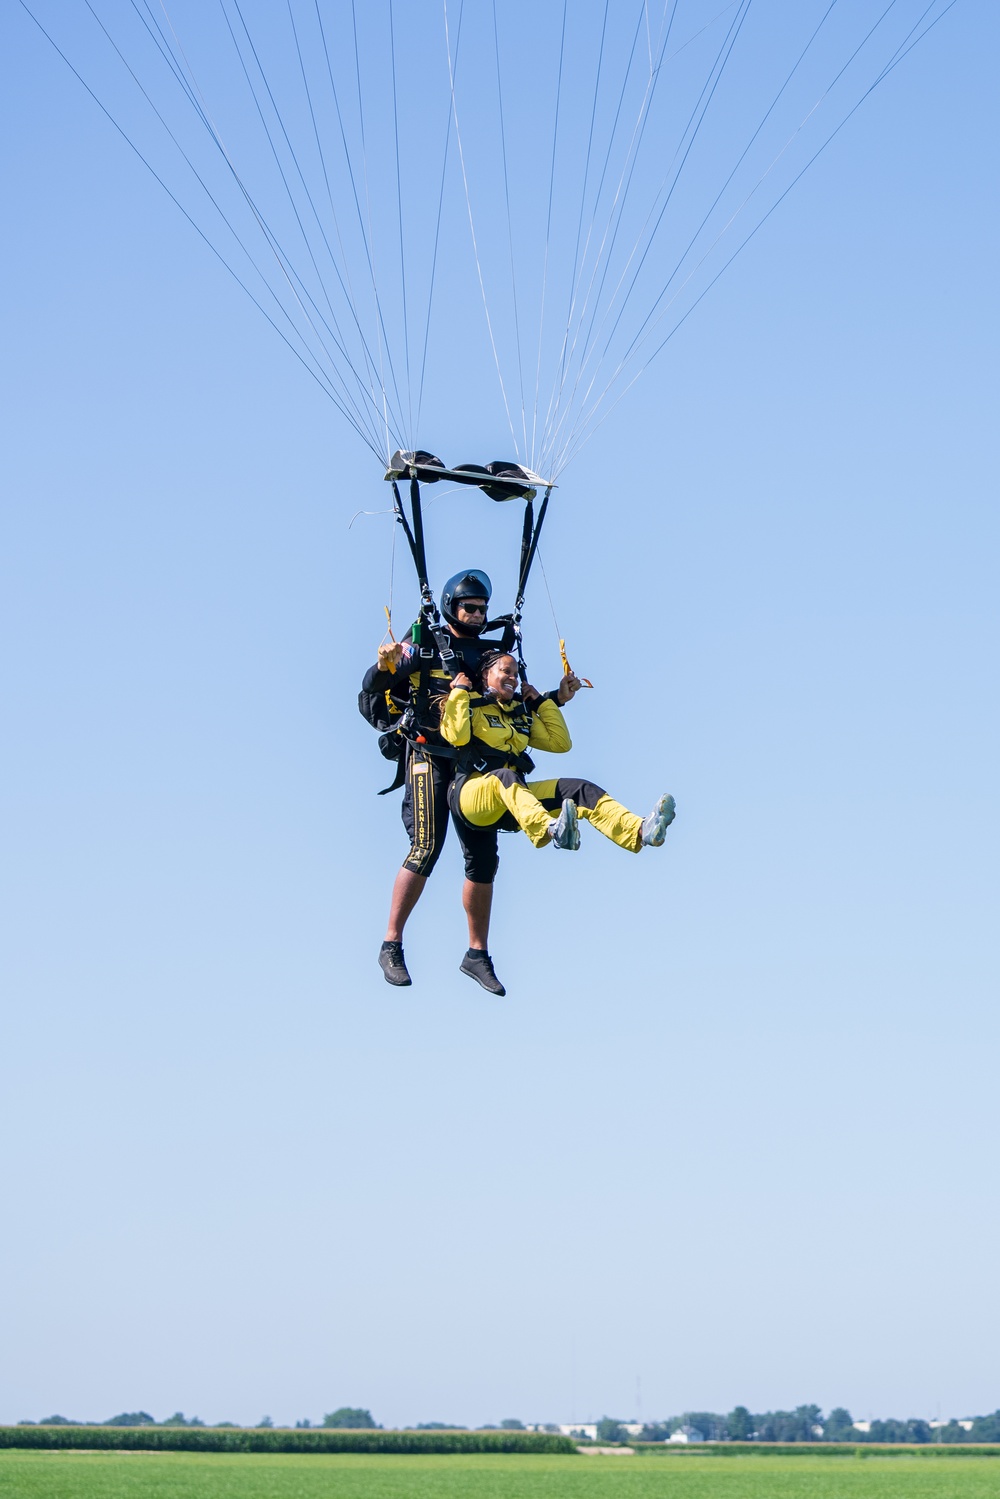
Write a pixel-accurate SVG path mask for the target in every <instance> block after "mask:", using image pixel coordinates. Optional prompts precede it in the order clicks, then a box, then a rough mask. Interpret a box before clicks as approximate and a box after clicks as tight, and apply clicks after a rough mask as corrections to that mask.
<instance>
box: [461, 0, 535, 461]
mask: <svg viewBox="0 0 1000 1499" xmlns="http://www.w3.org/2000/svg"><path fill="white" fill-rule="evenodd" d="M463 4H464V0H462V3H460V5H459V26H460V27H461V14H462V8H463ZM444 36H445V48H446V50H447V53H448V85H449V89H450V93H451V112H452V119H453V120H454V122H455V144H456V146H457V147H458V159H459V163H460V164H461V169H462V185H463V188H464V191H465V206H466V210H467V212H468V215H469V231H470V233H471V235H472V253H473V255H474V256H475V261H476V274H477V276H478V277H479V291H480V295H481V296H482V299H483V310H484V312H485V313H486V327H487V330H488V332H489V336H490V347H491V349H492V350H493V362H494V364H495V365H496V371H497V379H498V380H499V381H500V394H501V396H502V397H503V405H504V410H505V411H506V413H507V425H508V427H509V428H510V436H511V441H512V442H513V444H514V448H515V450H517V433H516V432H515V431H514V422H513V420H512V418H511V414H510V402H509V401H508V399H507V387H506V385H505V384H504V378H503V370H502V369H501V367H500V356H499V354H498V352H497V344H496V339H495V337H494V335H493V321H492V319H491V317H490V306H489V301H488V299H487V296H486V284H485V282H484V281H483V267H482V262H481V261H480V258H479V245H478V243H477V240H476V225H475V219H474V217H473V213H472V197H471V195H470V193H469V176H468V173H467V171H466V168H465V151H464V149H463V146H462V132H461V128H460V126H459V122H458V100H457V98H456V96H455V64H454V61H453V58H452V51H451V34H450V30H449V26H448V0H444Z"/></svg>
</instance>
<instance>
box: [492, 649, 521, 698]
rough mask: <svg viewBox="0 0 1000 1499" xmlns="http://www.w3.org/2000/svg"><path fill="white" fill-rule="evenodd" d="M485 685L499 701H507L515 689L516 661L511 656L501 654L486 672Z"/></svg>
mask: <svg viewBox="0 0 1000 1499" xmlns="http://www.w3.org/2000/svg"><path fill="white" fill-rule="evenodd" d="M486 686H487V688H488V690H489V691H490V692H492V693H493V695H494V697H497V698H499V700H500V702H501V703H509V702H510V700H511V698H512V697H513V696H514V693H515V692H516V691H517V662H516V661H515V660H514V657H513V656H501V657H500V660H499V661H494V663H493V665H492V666H491V667H490V669H489V671H488V672H487V673H486Z"/></svg>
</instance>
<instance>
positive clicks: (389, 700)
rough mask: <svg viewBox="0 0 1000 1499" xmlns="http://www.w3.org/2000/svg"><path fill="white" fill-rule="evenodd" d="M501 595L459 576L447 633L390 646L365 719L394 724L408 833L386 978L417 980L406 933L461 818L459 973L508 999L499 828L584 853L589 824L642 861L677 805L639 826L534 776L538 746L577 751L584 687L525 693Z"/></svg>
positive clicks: (594, 795) (637, 820)
mask: <svg viewBox="0 0 1000 1499" xmlns="http://www.w3.org/2000/svg"><path fill="white" fill-rule="evenodd" d="M491 596H492V585H491V583H490V580H489V578H488V576H487V575H486V573H484V572H482V571H481V570H479V569H477V568H471V569H469V570H468V571H466V572H464V573H457V574H456V575H455V576H454V577H452V578H450V579H449V580H448V582H447V583H446V584H445V587H444V589H443V590H442V594H441V613H442V615H443V616H444V621H445V626H444V629H441V630H437V631H435V637H436V638H431V639H430V640H427V639H425V636H426V635H427V633H428V632H427V630H426V627H425V626H424V627H422V626H421V625H420V624H419V623H418V624H417V625H416V626H415V627H414V629H413V630H411V631H410V632H409V634H408V636H407V638H406V639H404V640H403V641H400V642H396V641H393V642H391V643H389V644H386V645H383V646H380V647H379V652H378V661H377V663H376V664H375V665H374V666H372V667H370V668H369V670H368V671H367V672H366V674H365V678H364V683H363V685H362V692H361V699H360V705H361V708H362V712H363V713H364V715H365V717H366V718H368V719H369V721H370V722H372V723H375V725H376V726H377V727H381V726H382V725H383V724H384V725H386V726H387V727H386V728H385V730H384V732H383V734H382V741H381V744H382V749H383V753H385V754H386V755H387V756H389V755H393V756H398V765H399V769H398V771H397V777H396V781H395V783H394V787H395V786H398V785H402V786H403V806H402V818H403V824H404V826H405V828H406V831H407V834H408V836H409V839H410V849H409V852H408V854H407V856H406V858H405V859H404V861H403V865H402V868H401V869H400V871H399V873H398V874H397V876H396V880H395V883H394V886H393V892H392V902H391V907H390V912H389V921H388V926H387V929H386V935H385V940H384V941H383V943H382V947H381V950H380V952H379V965H380V967H381V968H382V971H383V973H384V975H385V978H386V981H387V982H388V983H390V984H393V985H396V986H400V987H401V986H405V985H408V984H410V982H411V979H410V975H409V972H408V970H407V967H406V962H405V959H404V955H403V946H402V939H403V929H404V927H405V925H406V921H407V918H408V917H409V915H410V912H411V911H412V910H413V908H414V906H415V905H416V903H417V901H418V900H419V898H420V896H421V894H422V893H423V889H424V886H425V885H426V883H427V879H428V877H429V875H430V874H431V871H432V870H433V868H434V866H435V864H436V863H437V860H438V857H439V855H440V852H441V848H442V845H443V843H444V839H445V835H446V833H447V828H448V821H449V813H450V817H451V821H452V822H453V823H454V825H455V831H456V833H457V835H458V839H459V842H460V843H461V846H462V851H463V855H464V859H465V882H464V886H463V890H462V904H463V906H464V909H465V913H466V917H467V919H468V926H469V947H468V951H467V952H466V954H465V956H464V958H463V959H462V962H461V964H460V968H461V971H462V972H463V973H465V974H467V975H468V976H469V977H470V978H474V979H475V980H476V982H477V983H478V984H480V985H481V986H482V987H483V988H484V989H486V990H487V991H488V992H489V993H491V994H496V995H498V996H499V995H503V994H504V993H505V992H506V991H505V989H504V986H503V984H502V983H501V982H500V980H499V979H498V978H497V975H496V971H495V969H494V967H493V961H492V959H491V957H490V954H489V926H490V912H491V907H492V901H493V881H494V878H495V876H496V872H497V867H498V865H499V857H498V853H497V835H498V833H499V832H500V831H516V830H517V829H520V830H522V831H523V832H525V833H526V834H527V836H528V837H529V838H530V839H531V842H532V843H533V844H534V845H535V847H536V848H544V847H545V846H546V845H548V844H549V843H551V844H552V845H553V846H554V847H555V848H558V849H564V850H568V851H573V850H577V849H579V847H580V830H579V822H580V820H581V819H582V820H584V821H587V822H590V823H591V824H592V826H594V827H595V828H597V830H598V831H599V832H601V833H603V834H604V835H605V837H607V838H610V839H611V840H612V842H614V843H617V844H618V845H619V847H621V848H624V849H627V850H629V851H630V852H634V853H638V852H640V851H641V850H642V849H643V848H646V847H658V846H660V845H661V844H662V843H663V841H664V838H665V835H666V830H667V828H668V827H669V826H670V823H671V822H672V821H673V818H674V811H675V807H674V799H673V797H672V796H669V795H667V794H664V795H662V796H660V797H659V798H658V800H657V802H656V804H655V806H654V807H653V809H652V811H651V812H650V813H649V815H648V816H647V817H646V818H641V817H639V816H638V815H637V814H636V813H634V812H630V811H629V810H628V809H627V808H626V807H624V806H622V805H621V803H620V802H617V801H615V800H614V798H613V797H611V796H609V795H608V793H607V792H606V791H604V789H603V788H602V787H600V786H597V785H595V784H594V783H593V782H592V781H585V780H578V779H572V778H557V779H551V780H534V779H533V780H528V776H529V775H530V774H531V772H532V771H533V770H534V768H535V767H534V762H533V761H532V759H531V758H530V756H529V755H528V753H527V751H528V749H529V748H530V749H534V750H542V751H548V752H550V753H553V754H564V753H565V752H566V751H568V750H569V749H570V748H571V745H572V741H571V739H570V735H569V730H568V728H567V725H566V720H565V718H564V716H563V713H562V709H563V708H564V707H565V706H566V704H567V703H569V702H570V701H571V700H572V698H573V697H575V695H576V693H577V692H578V691H579V689H580V687H581V685H582V684H581V681H580V679H579V678H578V677H577V676H576V675H575V674H574V673H573V672H572V671H566V672H565V674H564V676H563V678H562V681H561V682H560V683H559V686H558V687H557V688H556V689H554V690H553V691H551V692H547V693H544V694H542V693H540V692H538V691H537V689H536V688H534V687H532V686H530V685H529V684H527V683H524V685H523V686H522V687H521V688H520V691H519V690H518V678H519V667H518V661H517V660H516V659H515V656H514V654H513V653H512V649H511V647H512V646H514V644H515V632H514V630H513V628H512V621H511V619H510V617H504V618H501V619H498V620H496V621H493V622H491V623H488V622H487V609H488V605H489V601H490V598H491ZM497 630H502V632H503V633H502V635H501V637H500V639H499V640H490V639H488V638H484V637H486V636H487V634H488V633H495V631H497ZM377 710H381V711H382V712H383V713H384V717H378V716H377ZM394 787H393V788H386V789H387V790H390V789H394Z"/></svg>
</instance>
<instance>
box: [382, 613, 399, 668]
mask: <svg viewBox="0 0 1000 1499" xmlns="http://www.w3.org/2000/svg"><path fill="white" fill-rule="evenodd" d="M382 608H383V609H384V610H385V635H388V637H389V639H390V640H391V641H392V643H393V645H398V643H399V642H398V641H397V640H396V637H395V635H394V634H393V633H392V615H391V614H390V613H389V605H388V604H383V605H382ZM385 635H383V636H382V644H383V645H384V644H385ZM389 670H390V671H391V672H392V674H393V676H395V674H396V663H395V661H390V662H389Z"/></svg>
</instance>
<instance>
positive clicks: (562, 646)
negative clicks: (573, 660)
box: [559, 640, 594, 687]
mask: <svg viewBox="0 0 1000 1499" xmlns="http://www.w3.org/2000/svg"><path fill="white" fill-rule="evenodd" d="M559 654H560V656H561V657H562V669H563V676H566V677H575V676H576V672H575V671H574V670H573V668H572V666H570V664H569V660H568V659H567V656H566V642H565V640H560V642H559ZM580 685H581V687H593V685H594V684H593V682H591V681H590V680H589V678H587V677H581V678H580Z"/></svg>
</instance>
